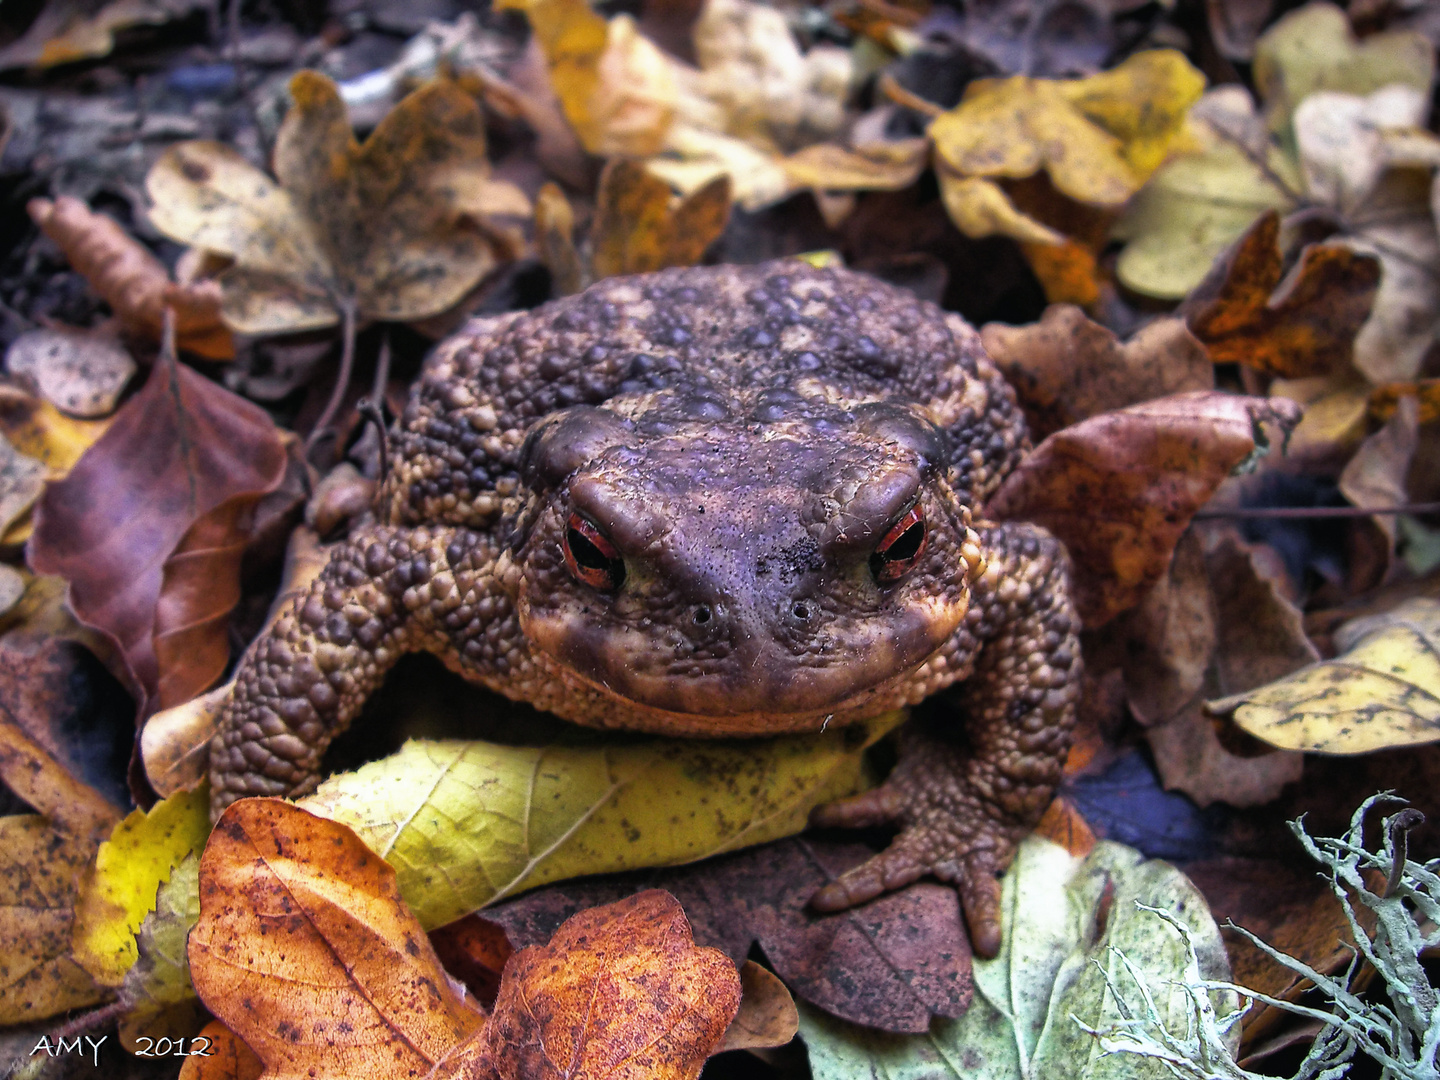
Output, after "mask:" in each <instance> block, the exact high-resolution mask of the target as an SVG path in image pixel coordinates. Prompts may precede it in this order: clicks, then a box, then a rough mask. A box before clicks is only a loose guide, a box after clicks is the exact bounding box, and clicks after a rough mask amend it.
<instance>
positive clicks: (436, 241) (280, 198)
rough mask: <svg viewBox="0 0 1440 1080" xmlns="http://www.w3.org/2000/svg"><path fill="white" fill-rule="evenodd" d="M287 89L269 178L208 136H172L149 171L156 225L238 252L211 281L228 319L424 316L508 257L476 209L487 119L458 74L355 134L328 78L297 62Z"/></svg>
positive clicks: (258, 327) (291, 325) (249, 324)
mask: <svg viewBox="0 0 1440 1080" xmlns="http://www.w3.org/2000/svg"><path fill="white" fill-rule="evenodd" d="M290 93H291V97H292V98H293V99H294V105H293V106H292V108H291V109H290V111H289V112H288V113H286V115H285V120H284V122H283V123H282V125H281V128H280V133H279V135H278V137H277V140H276V146H275V173H276V176H277V177H278V178H279V183H278V184H277V183H276V182H275V181H274V180H271V179H270V177H268V176H266V175H265V174H264V173H262V172H261V171H260V170H258V169H257V168H255V167H254V166H253V165H251V164H250V163H249V162H248V161H246V160H245V159H244V158H243V157H241V155H240V154H239V153H238V152H236V151H235V150H233V149H231V148H230V147H228V146H225V145H223V144H221V143H212V142H187V143H180V144H179V145H177V146H174V147H171V148H170V150H168V151H166V153H165V154H164V155H163V156H162V157H161V158H160V159H159V160H158V161H157V162H156V163H155V165H154V167H153V168H152V169H151V170H150V173H149V175H148V176H147V177H146V181H145V187H146V191H147V192H148V193H149V195H150V199H151V201H152V202H153V203H154V207H153V209H152V210H151V214H150V216H151V220H152V221H153V222H154V223H155V226H156V228H158V229H160V230H161V231H162V232H164V233H166V234H167V235H169V236H172V237H174V238H176V239H177V240H181V241H183V242H185V243H188V244H193V245H194V246H196V247H200V248H204V249H206V250H209V251H213V252H217V253H219V254H222V255H225V256H228V257H229V258H231V259H233V260H234V265H233V266H232V267H231V268H230V269H229V270H227V271H225V272H224V273H223V274H221V275H220V278H219V282H220V287H221V291H222V294H223V304H222V311H223V314H224V317H225V320H226V322H227V323H229V324H230V325H231V326H233V327H235V328H236V329H237V330H239V331H241V332H244V333H251V334H273V333H286V332H290V331H295V330H305V329H316V328H320V327H325V326H333V325H335V324H336V323H337V322H339V321H340V319H341V314H342V312H343V311H345V310H354V311H355V312H357V313H358V315H359V316H360V317H361V318H370V319H396V320H407V319H420V318H424V317H425V316H428V315H434V314H437V313H439V312H441V311H444V310H446V309H447V308H449V307H451V306H453V305H454V304H455V303H457V302H458V301H459V300H460V299H461V298H462V297H464V296H465V294H466V293H468V292H469V291H470V289H471V288H472V287H473V286H474V285H475V284H476V282H478V281H479V280H480V279H481V278H482V277H484V276H485V275H486V274H487V273H489V272H490V271H491V270H493V269H495V267H496V266H498V265H499V263H500V261H501V260H502V259H505V258H509V257H510V256H511V255H512V254H513V250H512V245H511V241H510V240H509V239H506V238H504V237H502V236H501V234H500V233H498V232H496V231H495V230H494V229H492V228H490V227H489V226H488V225H487V223H486V222H485V221H483V220H479V219H477V218H476V217H475V216H474V215H473V213H472V212H471V208H472V207H474V206H475V205H477V203H478V204H486V203H487V199H486V198H485V197H484V192H483V189H484V188H485V186H486V185H487V184H489V183H490V180H489V164H488V162H487V161H486V159H485V124H484V118H483V117H482V116H481V114H480V108H479V106H478V105H477V104H476V103H475V100H474V99H473V98H471V97H470V96H469V95H468V94H466V93H464V92H463V91H461V90H460V89H459V88H458V87H456V86H455V85H454V84H453V83H449V82H443V81H442V82H432V83H429V84H427V85H425V86H422V87H421V88H420V89H418V90H416V91H415V92H414V93H412V94H410V95H409V96H408V97H407V98H405V100H403V101H402V102H400V104H399V105H397V106H396V107H395V108H394V109H392V110H391V111H390V112H389V113H388V114H386V116H385V118H384V119H383V120H382V121H381V122H380V124H379V125H378V126H377V127H376V128H375V130H374V131H373V132H371V134H370V137H369V138H368V139H366V140H365V142H364V143H363V144H360V143H357V142H356V141H355V138H354V136H353V135H352V134H351V131H350V122H349V119H348V117H347V115H346V111H345V103H344V102H343V101H342V100H341V98H340V94H339V91H338V90H337V89H336V87H335V84H334V83H333V82H331V81H330V80H329V79H328V78H326V77H325V76H324V75H321V74H319V73H318V72H313V71H302V72H300V73H299V74H297V75H296V76H295V77H294V78H293V79H292V80H291V83H290ZM507 186H508V185H507ZM512 201H513V200H512Z"/></svg>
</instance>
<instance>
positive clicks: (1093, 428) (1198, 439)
mask: <svg viewBox="0 0 1440 1080" xmlns="http://www.w3.org/2000/svg"><path fill="white" fill-rule="evenodd" d="M1299 420H1300V407H1299V406H1298V405H1296V404H1295V403H1294V402H1291V401H1288V400H1286V399H1284V398H1272V399H1269V400H1262V399H1260V398H1251V397H1241V396H1239V395H1236V394H1224V393H1219V392H1199V393H1192V394H1176V395H1173V396H1171V397H1165V398H1160V399H1158V400H1156V401H1147V402H1145V403H1143V404H1141V405H1134V406H1131V407H1130V408H1128V409H1120V410H1118V411H1116V412H1109V413H1103V414H1101V415H1100V416H1095V417H1091V418H1090V419H1089V420H1085V421H1083V422H1081V423H1079V424H1076V425H1074V426H1073V427H1069V428H1066V429H1065V430H1063V431H1057V432H1056V433H1055V434H1053V435H1051V436H1050V437H1049V438H1047V439H1046V440H1045V441H1044V442H1042V443H1041V444H1040V445H1039V446H1038V447H1036V448H1035V451H1034V452H1033V453H1032V454H1030V456H1029V457H1027V458H1026V459H1025V460H1024V461H1023V462H1021V464H1020V467H1019V468H1018V469H1017V470H1015V472H1013V473H1011V475H1010V476H1009V477H1008V478H1007V479H1006V480H1005V483H1004V484H1003V485H1002V486H1001V488H1000V490H999V491H998V492H996V494H995V496H994V498H992V499H991V500H990V503H989V504H988V505H987V506H986V508H985V513H986V514H987V515H989V516H991V517H994V518H998V519H1001V520H1004V519H1007V518H1008V519H1011V520H1023V521H1033V522H1035V523H1037V524H1039V525H1043V526H1045V527H1046V528H1047V529H1049V530H1050V531H1051V532H1052V533H1054V534H1055V535H1056V536H1058V537H1059V538H1060V539H1061V540H1063V541H1064V542H1065V546H1066V548H1068V549H1069V552H1070V557H1071V559H1072V560H1074V563H1075V604H1076V607H1077V608H1078V609H1079V611H1080V615H1081V618H1082V619H1083V620H1084V622H1085V625H1086V626H1087V627H1090V628H1094V627H1097V626H1102V625H1104V624H1105V623H1106V622H1108V621H1109V620H1110V619H1112V618H1114V617H1115V616H1116V615H1118V614H1119V613H1120V612H1122V611H1124V610H1125V609H1126V608H1128V607H1130V606H1132V605H1133V604H1135V603H1136V602H1137V601H1138V600H1139V599H1140V596H1141V594H1142V593H1143V592H1144V590H1145V589H1146V588H1147V587H1148V586H1149V585H1150V584H1151V583H1152V582H1154V581H1156V580H1157V579H1158V578H1159V577H1160V575H1161V574H1163V573H1164V572H1165V568H1166V567H1167V566H1168V565H1169V564H1170V553H1171V552H1172V551H1173V550H1174V548H1175V542H1176V541H1177V540H1178V539H1179V538H1180V534H1181V533H1182V532H1184V531H1185V527H1186V526H1187V525H1188V524H1189V522H1190V518H1191V516H1192V515H1193V514H1194V513H1195V511H1196V510H1198V509H1199V508H1200V507H1201V506H1202V505H1203V504H1204V503H1205V502H1206V501H1207V500H1208V499H1209V498H1210V496H1211V495H1212V494H1213V493H1214V491H1215V488H1216V487H1217V486H1219V484H1220V481H1222V480H1224V479H1225V477H1226V476H1228V475H1229V474H1230V471H1231V470H1232V469H1233V468H1235V466H1237V465H1239V464H1240V463H1241V462H1242V461H1244V460H1245V459H1246V458H1247V457H1248V456H1249V455H1250V454H1251V453H1252V452H1253V451H1254V450H1255V448H1256V431H1257V429H1258V427H1259V424H1260V423H1261V422H1262V421H1273V422H1274V423H1276V424H1278V425H1279V426H1280V427H1281V428H1282V429H1284V430H1286V431H1288V430H1290V429H1292V428H1293V427H1294V426H1295V425H1296V424H1297V423H1299Z"/></svg>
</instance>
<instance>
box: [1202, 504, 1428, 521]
mask: <svg viewBox="0 0 1440 1080" xmlns="http://www.w3.org/2000/svg"><path fill="white" fill-rule="evenodd" d="M1434 513H1440V502H1428V503H1402V504H1401V505H1400V506H1248V507H1246V506H1242V507H1235V508H1233V509H1224V508H1217V509H1213V510H1200V511H1198V512H1197V513H1196V514H1195V517H1196V518H1197V519H1206V520H1213V519H1216V518H1279V519H1282V520H1284V519H1291V518H1300V519H1305V518H1320V519H1324V518H1362V517H1389V516H1392V515H1395V514H1434Z"/></svg>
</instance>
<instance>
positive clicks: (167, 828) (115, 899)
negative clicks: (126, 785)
mask: <svg viewBox="0 0 1440 1080" xmlns="http://www.w3.org/2000/svg"><path fill="white" fill-rule="evenodd" d="M208 835H210V814H209V811H208V809H207V796H206V793H205V792H188V791H182V792H180V793H179V794H177V795H172V796H171V797H170V798H168V799H165V800H164V801H162V802H158V803H156V804H155V805H154V806H152V807H151V808H150V810H149V811H148V812H147V811H145V810H134V811H131V813H130V814H129V816H127V817H126V818H125V820H124V821H122V822H120V824H119V825H117V826H116V827H115V830H114V831H113V832H112V833H111V834H110V836H109V837H108V838H107V839H106V840H105V842H104V843H103V844H101V845H100V850H99V851H98V852H97V853H96V857H95V868H94V872H93V873H92V874H91V875H90V876H89V877H88V878H87V879H86V881H85V886H84V888H83V889H81V891H80V896H79V898H78V899H77V900H76V903H75V931H74V934H75V959H76V960H77V961H79V963H80V964H81V966H83V967H84V968H85V970H86V971H88V972H90V974H91V975H93V976H94V977H95V981H96V982H98V983H100V984H101V985H102V986H110V987H118V986H119V985H120V984H121V983H122V982H123V981H124V979H125V973H126V972H127V971H129V970H130V967H131V965H133V964H134V963H135V958H136V955H137V953H136V951H135V949H136V946H135V935H136V933H137V932H138V931H139V929H140V925H141V923H142V922H144V920H145V916H146V914H147V913H148V912H150V911H151V910H152V909H153V908H154V907H155V891H156V889H158V888H159V887H160V885H162V884H163V883H164V882H165V881H167V880H168V879H169V877H170V871H171V870H172V869H173V868H174V867H175V866H177V865H179V864H180V863H181V862H183V861H184V859H185V856H187V855H189V854H190V853H191V852H198V851H200V850H201V849H202V848H203V847H204V846H205V838H206V837H207V836H208Z"/></svg>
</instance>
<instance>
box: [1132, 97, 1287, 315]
mask: <svg viewBox="0 0 1440 1080" xmlns="http://www.w3.org/2000/svg"><path fill="white" fill-rule="evenodd" d="M1189 133H1190V136H1191V138H1192V140H1193V144H1194V147H1195V148H1196V150H1197V152H1196V153H1193V154H1187V155H1185V156H1182V157H1178V158H1176V159H1175V160H1173V161H1170V162H1168V163H1167V164H1166V165H1164V166H1163V167H1162V168H1161V169H1160V170H1159V171H1158V172H1156V173H1155V175H1154V176H1152V177H1151V178H1150V182H1149V183H1147V184H1146V185H1145V187H1144V188H1143V189H1142V190H1141V191H1140V192H1139V194H1138V195H1136V196H1135V198H1134V199H1132V200H1131V201H1130V203H1129V205H1128V206H1126V208H1125V212H1124V215H1123V216H1122V217H1121V219H1120V221H1119V223H1118V224H1117V225H1116V226H1115V230H1114V232H1115V235H1116V236H1117V237H1118V238H1120V239H1122V240H1128V241H1129V243H1128V244H1127V245H1126V246H1125V249H1124V250H1123V251H1122V252H1121V253H1120V258H1119V261H1118V262H1117V264H1116V267H1115V273H1116V277H1118V278H1119V279H1120V281H1121V283H1122V284H1124V285H1125V287H1126V288H1129V289H1133V290H1135V291H1136V292H1138V293H1141V294H1143V295H1145V296H1153V297H1157V298H1159V299H1163V300H1180V299H1182V298H1184V296H1185V295H1186V294H1187V293H1188V292H1189V291H1190V290H1191V289H1193V288H1194V287H1195V286H1196V285H1198V284H1199V283H1200V281H1201V279H1202V278H1204V276H1205V275H1206V273H1208V272H1209V270H1210V265H1211V263H1212V262H1214V260H1215V257H1216V256H1217V255H1219V254H1220V253H1221V252H1222V251H1224V250H1225V249H1226V248H1227V247H1228V246H1229V245H1230V243H1231V242H1232V241H1233V240H1234V239H1235V238H1236V237H1238V236H1239V235H1240V234H1241V233H1243V232H1244V231H1245V230H1246V229H1247V228H1249V227H1250V225H1251V223H1252V222H1254V220H1255V219H1256V218H1257V217H1259V216H1260V215H1261V214H1262V213H1264V212H1265V211H1266V210H1270V209H1275V210H1279V211H1280V212H1281V213H1284V212H1286V211H1288V210H1290V209H1291V208H1293V207H1294V205H1295V204H1296V203H1297V202H1298V201H1299V199H1300V194H1299V193H1300V191H1301V190H1302V187H1301V181H1300V177H1299V174H1298V171H1297V169H1296V165H1295V163H1294V161H1293V160H1292V159H1291V158H1289V157H1288V156H1287V155H1285V154H1283V153H1281V151H1280V150H1279V148H1278V147H1276V146H1274V145H1273V144H1272V143H1271V141H1270V139H1269V136H1268V134H1267V133H1266V131H1265V127H1264V124H1263V123H1261V121H1260V118H1259V117H1258V116H1257V115H1256V113H1255V106H1254V103H1253V102H1252V101H1251V100H1250V95H1249V94H1247V93H1246V92H1245V90H1244V89H1243V88H1242V87H1238V86H1222V87H1220V88H1219V89H1216V90H1212V91H1210V92H1209V93H1208V94H1206V95H1205V96H1204V97H1203V98H1201V100H1200V101H1199V103H1198V104H1196V106H1195V107H1194V108H1193V109H1192V110H1191V111H1190V128H1189Z"/></svg>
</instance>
